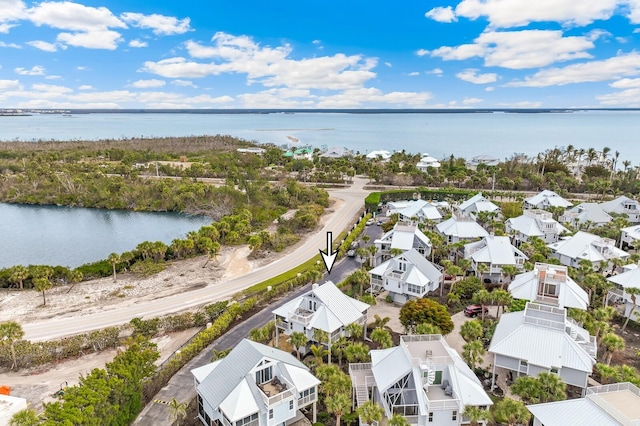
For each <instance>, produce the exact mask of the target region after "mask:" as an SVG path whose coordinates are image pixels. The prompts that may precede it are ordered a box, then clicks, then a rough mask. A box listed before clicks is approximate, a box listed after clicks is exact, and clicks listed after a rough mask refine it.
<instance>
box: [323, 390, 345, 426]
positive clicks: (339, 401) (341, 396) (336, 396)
mask: <svg viewBox="0 0 640 426" xmlns="http://www.w3.org/2000/svg"><path fill="white" fill-rule="evenodd" d="M324 403H325V405H326V406H327V411H329V412H330V413H333V414H334V415H335V416H336V426H340V420H341V418H342V415H343V414H348V413H350V412H351V398H350V396H349V395H348V394H346V393H344V392H336V393H333V394H331V395H328V396H327V397H326V398H325V400H324Z"/></svg>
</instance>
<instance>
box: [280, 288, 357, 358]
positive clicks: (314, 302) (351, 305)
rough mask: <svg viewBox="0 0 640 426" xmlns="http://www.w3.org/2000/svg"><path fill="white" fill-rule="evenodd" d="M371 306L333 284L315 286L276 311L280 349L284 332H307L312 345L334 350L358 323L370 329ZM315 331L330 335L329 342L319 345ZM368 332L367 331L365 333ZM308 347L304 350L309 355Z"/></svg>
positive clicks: (302, 349) (302, 351) (302, 350)
mask: <svg viewBox="0 0 640 426" xmlns="http://www.w3.org/2000/svg"><path fill="white" fill-rule="evenodd" d="M368 309H369V305H368V304H366V303H364V302H361V301H359V300H356V299H354V298H353V297H349V296H347V295H346V294H344V293H343V292H342V291H341V290H340V289H339V288H338V287H337V286H336V285H335V284H334V283H333V282H331V281H327V282H325V283H324V284H322V285H318V284H314V285H313V286H312V288H311V290H310V291H308V292H307V293H304V294H303V295H301V296H299V297H297V298H295V299H293V300H291V301H289V302H287V303H285V304H284V305H282V306H280V307H279V308H276V309H274V310H273V311H272V312H273V316H274V320H275V323H276V346H277V345H278V342H279V338H280V333H283V334H285V335H290V334H291V333H293V332H296V331H297V332H300V333H304V334H305V335H306V336H307V339H308V340H309V344H312V343H315V344H322V345H325V346H327V348H328V349H329V350H331V344H332V342H335V341H336V340H338V339H339V338H340V337H341V336H347V337H348V331H347V326H348V325H349V324H354V323H355V324H358V325H360V326H362V327H363V328H365V327H366V326H367V311H368ZM314 330H321V331H324V332H325V333H327V337H328V341H327V342H317V341H316V340H315V337H314ZM365 332H366V330H365ZM307 351H308V348H306V347H304V348H300V352H301V353H306V352H307Z"/></svg>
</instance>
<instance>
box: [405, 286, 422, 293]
mask: <svg viewBox="0 0 640 426" xmlns="http://www.w3.org/2000/svg"><path fill="white" fill-rule="evenodd" d="M423 290H424V288H423V287H420V286H419V285H415V284H407V291H408V292H409V293H415V294H422V292H423Z"/></svg>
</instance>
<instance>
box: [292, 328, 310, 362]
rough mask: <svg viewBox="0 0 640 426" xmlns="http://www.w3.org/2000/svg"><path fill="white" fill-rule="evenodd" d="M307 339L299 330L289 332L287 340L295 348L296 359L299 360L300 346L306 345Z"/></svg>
mask: <svg viewBox="0 0 640 426" xmlns="http://www.w3.org/2000/svg"><path fill="white" fill-rule="evenodd" d="M308 341H309V339H307V336H305V334H304V333H301V332H299V331H294V332H293V333H291V336H289V342H290V343H291V345H292V346H293V348H294V349H295V350H296V355H297V356H298V360H300V348H301V347H303V346H304V345H306V344H307V342H308Z"/></svg>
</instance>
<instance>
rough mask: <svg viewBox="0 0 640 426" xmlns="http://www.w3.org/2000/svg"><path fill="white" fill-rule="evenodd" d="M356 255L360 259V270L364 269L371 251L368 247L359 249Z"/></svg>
mask: <svg viewBox="0 0 640 426" xmlns="http://www.w3.org/2000/svg"><path fill="white" fill-rule="evenodd" d="M356 255H357V256H358V257H359V258H360V268H361V269H364V263H365V262H366V261H367V257H368V256H369V250H367V248H366V247H358V248H357V249H356Z"/></svg>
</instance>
